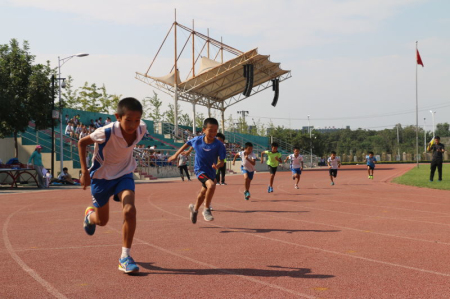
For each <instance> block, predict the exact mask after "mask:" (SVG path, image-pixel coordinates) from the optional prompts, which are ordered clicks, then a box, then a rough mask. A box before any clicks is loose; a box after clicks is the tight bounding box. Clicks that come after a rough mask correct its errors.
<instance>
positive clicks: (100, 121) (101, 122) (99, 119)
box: [98, 117, 103, 127]
mask: <svg viewBox="0 0 450 299" xmlns="http://www.w3.org/2000/svg"><path fill="white" fill-rule="evenodd" d="M98 124H99V125H100V127H103V119H102V118H101V117H99V118H98Z"/></svg>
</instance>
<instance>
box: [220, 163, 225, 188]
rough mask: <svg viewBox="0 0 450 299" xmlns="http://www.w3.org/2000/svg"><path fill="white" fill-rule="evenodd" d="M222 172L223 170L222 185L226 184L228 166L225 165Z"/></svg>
mask: <svg viewBox="0 0 450 299" xmlns="http://www.w3.org/2000/svg"><path fill="white" fill-rule="evenodd" d="M220 170H222V185H223V184H225V174H226V173H227V166H226V165H223V166H222V167H221V168H220Z"/></svg>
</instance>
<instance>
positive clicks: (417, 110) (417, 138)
mask: <svg viewBox="0 0 450 299" xmlns="http://www.w3.org/2000/svg"><path fill="white" fill-rule="evenodd" d="M417 43H418V41H416V56H417V51H418V48H417ZM416 60H417V57H416ZM417 65H418V63H417V61H416V160H417V167H419V97H418V89H417Z"/></svg>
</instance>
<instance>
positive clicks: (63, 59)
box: [58, 53, 89, 173]
mask: <svg viewBox="0 0 450 299" xmlns="http://www.w3.org/2000/svg"><path fill="white" fill-rule="evenodd" d="M88 55H89V54H87V53H78V54H74V55H70V56H68V57H66V58H62V59H61V58H60V57H59V56H58V81H59V82H58V83H59V84H58V85H59V120H60V121H59V137H60V140H59V158H60V160H61V164H60V168H61V169H60V171H61V173H62V172H63V168H64V165H63V164H64V148H63V136H64V133H63V115H62V100H61V88H62V83H61V80H64V79H62V78H61V67H62V66H63V65H64V63H66V62H67V61H69V60H70V59H72V58H74V57H85V56H88Z"/></svg>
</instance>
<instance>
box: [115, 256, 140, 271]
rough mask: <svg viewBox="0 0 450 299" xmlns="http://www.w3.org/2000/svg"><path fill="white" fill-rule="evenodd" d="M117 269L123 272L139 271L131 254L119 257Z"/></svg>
mask: <svg viewBox="0 0 450 299" xmlns="http://www.w3.org/2000/svg"><path fill="white" fill-rule="evenodd" d="M119 270H120V271H123V272H125V273H137V272H139V267H138V265H136V262H135V261H134V260H133V258H132V257H131V256H127V257H125V258H123V259H119Z"/></svg>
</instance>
